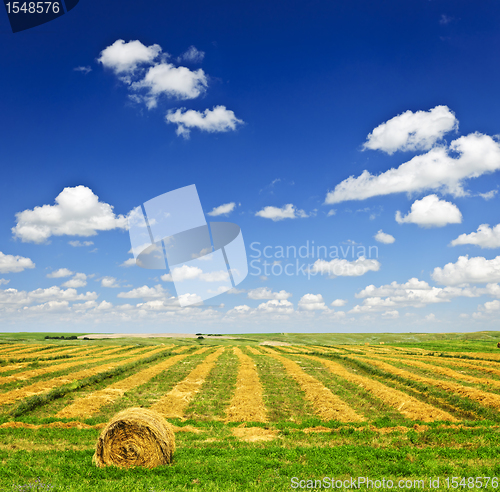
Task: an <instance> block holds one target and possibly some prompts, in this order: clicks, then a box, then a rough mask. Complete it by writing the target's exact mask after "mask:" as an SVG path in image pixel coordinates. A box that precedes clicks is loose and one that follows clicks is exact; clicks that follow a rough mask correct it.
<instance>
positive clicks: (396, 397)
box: [302, 355, 457, 422]
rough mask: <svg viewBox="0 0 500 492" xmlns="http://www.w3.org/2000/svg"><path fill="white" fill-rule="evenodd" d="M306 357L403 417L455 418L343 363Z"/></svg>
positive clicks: (423, 419)
mask: <svg viewBox="0 0 500 492" xmlns="http://www.w3.org/2000/svg"><path fill="white" fill-rule="evenodd" d="M302 357H306V358H308V359H312V360H316V361H318V362H320V363H321V364H322V365H323V366H325V367H326V368H327V369H328V370H329V371H330V372H331V373H332V374H335V375H336V376H339V377H341V378H343V379H345V380H346V381H349V382H350V383H354V384H356V385H358V386H361V387H362V388H364V389H365V390H366V391H368V392H369V393H371V394H372V395H374V396H376V397H377V398H379V399H380V400H382V401H383V402H384V403H385V404H386V405H388V406H390V407H392V408H394V409H396V410H397V411H398V412H400V413H402V414H403V415H404V416H405V417H407V418H409V419H411V420H422V421H424V422H434V421H435V420H447V421H453V422H455V421H456V420H457V419H455V417H453V416H452V415H450V414H449V413H448V412H445V411H443V410H441V409H439V408H436V407H434V406H432V405H429V404H427V403H424V402H421V401H419V400H417V399H416V398H414V397H412V396H410V395H408V394H406V393H403V392H402V391H398V390H396V389H394V388H391V387H389V386H386V385H385V384H382V383H381V382H379V381H376V380H374V379H371V378H368V377H366V376H361V375H359V374H354V373H352V372H351V371H349V370H347V369H346V368H345V367H344V366H343V365H341V364H339V363H337V362H333V361H330V360H327V359H322V358H320V357H315V356H311V355H303V356H302Z"/></svg>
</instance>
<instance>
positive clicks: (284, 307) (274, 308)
mask: <svg viewBox="0 0 500 492" xmlns="http://www.w3.org/2000/svg"><path fill="white" fill-rule="evenodd" d="M257 310H258V311H259V312H263V313H278V314H290V313H293V304H292V303H291V302H290V301H287V300H286V299H283V300H281V301H278V300H277V299H273V300H271V301H267V302H263V303H262V304H259V306H258V307H257Z"/></svg>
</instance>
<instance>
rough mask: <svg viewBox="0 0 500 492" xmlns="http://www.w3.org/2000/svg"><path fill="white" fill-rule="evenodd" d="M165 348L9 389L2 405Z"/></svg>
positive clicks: (143, 357)
mask: <svg viewBox="0 0 500 492" xmlns="http://www.w3.org/2000/svg"><path fill="white" fill-rule="evenodd" d="M164 350H165V348H164V347H161V348H159V349H156V350H151V351H149V352H148V353H146V354H140V355H137V356H135V357H131V358H127V359H126V360H122V361H119V362H114V363H111V364H105V365H99V366H96V367H92V368H91V369H84V370H82V371H77V372H74V373H71V374H68V375H65V376H59V377H57V378H53V379H50V380H48V381H38V382H37V383H34V384H31V385H29V386H24V387H23V388H18V389H15V390H12V391H7V392H5V393H1V394H0V405H6V404H8V403H14V402H16V401H17V400H21V399H23V398H27V397H30V396H34V395H40V394H42V393H47V392H49V391H50V390H52V389H54V388H58V387H59V386H63V385H65V384H69V383H73V382H75V381H79V380H81V379H85V378H88V377H91V376H95V375H97V374H100V373H103V372H106V371H110V370H113V369H116V368H118V367H121V366H125V365H128V364H131V363H133V362H136V361H138V360H140V359H147V358H148V357H151V356H152V355H154V354H157V353H158V352H162V351H164Z"/></svg>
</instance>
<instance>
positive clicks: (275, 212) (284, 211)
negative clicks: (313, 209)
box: [255, 203, 307, 222]
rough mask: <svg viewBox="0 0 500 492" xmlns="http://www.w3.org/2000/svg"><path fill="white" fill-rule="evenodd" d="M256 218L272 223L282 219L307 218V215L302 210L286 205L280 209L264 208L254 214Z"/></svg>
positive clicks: (289, 204)
mask: <svg viewBox="0 0 500 492" xmlns="http://www.w3.org/2000/svg"><path fill="white" fill-rule="evenodd" d="M255 215H256V216H257V217H264V218H265V219H271V220H273V221H274V222H276V221H278V220H283V219H296V218H298V217H307V214H306V213H305V212H304V211H303V210H298V209H296V208H295V206H294V205H292V204H291V203H288V204H287V205H284V206H283V207H282V208H279V207H272V206H268V207H264V208H263V209H262V210H259V211H258V212H257V213H256V214H255Z"/></svg>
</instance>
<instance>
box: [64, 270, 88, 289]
mask: <svg viewBox="0 0 500 492" xmlns="http://www.w3.org/2000/svg"><path fill="white" fill-rule="evenodd" d="M62 285H63V287H71V288H73V289H77V288H78V287H85V286H86V285H87V275H85V274H84V273H76V274H75V276H74V277H73V278H71V279H69V280H68V281H67V282H64V284H62Z"/></svg>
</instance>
